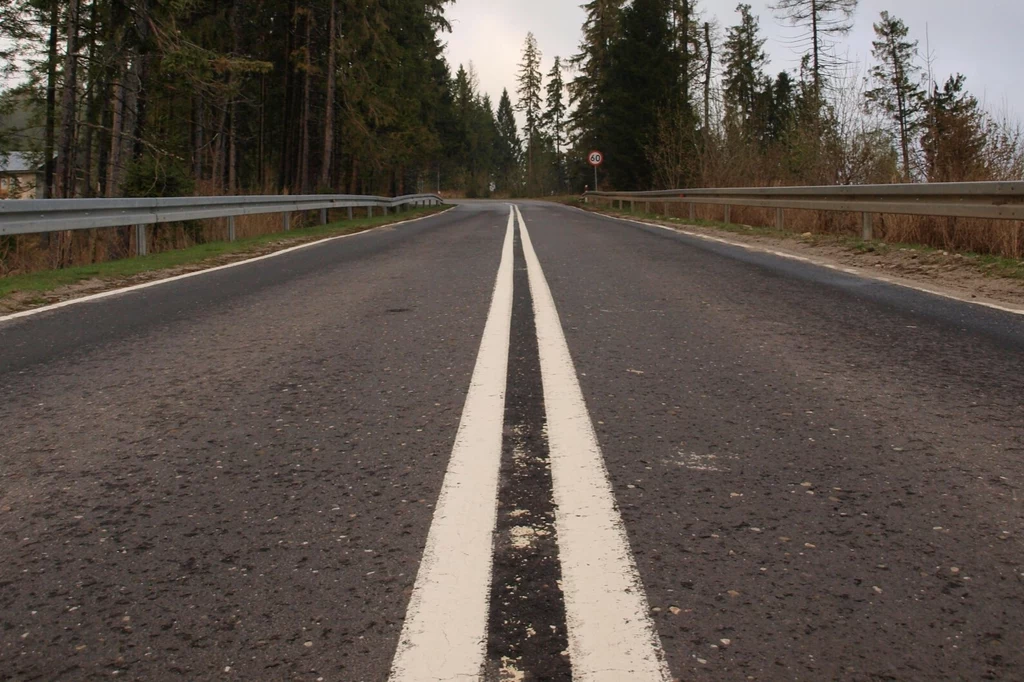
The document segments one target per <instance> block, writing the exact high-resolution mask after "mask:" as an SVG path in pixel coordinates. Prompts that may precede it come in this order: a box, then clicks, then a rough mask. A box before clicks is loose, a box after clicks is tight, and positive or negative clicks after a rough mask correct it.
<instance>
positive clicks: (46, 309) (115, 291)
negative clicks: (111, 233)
mask: <svg viewBox="0 0 1024 682" xmlns="http://www.w3.org/2000/svg"><path fill="white" fill-rule="evenodd" d="M451 210H454V209H453V208H448V209H445V210H444V211H441V212H440V213H432V214H431V215H427V216H422V217H420V218H410V219H409V220H399V221H398V222H394V223H386V224H384V225H379V226H377V227H372V228H370V229H369V230H363V231H361V232H354V233H352V234H341V235H338V236H337V237H327V238H326V239H318V240H316V241H312V242H306V243H305V244H299V245H298V246H290V247H288V248H287V249H281V250H280V251H274V252H273V253H267V254H264V255H262V256H256V257H255V258H247V259H245V260H240V261H235V262H233V263H228V264H226V265H218V266H216V267H213V268H206V269H205V270H196V271H195V272H186V273H185V274H183V275H175V276H173V277H165V278H163V279H155V280H153V281H151V282H143V283H142V284H134V285H132V286H130V287H122V288H120V289H111V290H110V291H101V292H99V293H97V294H90V295H88V296H80V297H78V298H69V299H68V300H66V301H61V302H59V303H51V304H50V305H44V306H40V307H38V308H32V309H31V310H23V311H21V312H18V313H11V314H9V315H0V322H7V321H8V320H14V319H17V318H19V317H28V316H30V315H38V314H40V313H46V312H49V311H51V310H56V309H57V308H64V307H67V306H69V305H77V304H79V303H87V302H89V301H96V300H98V299H101V298H108V297H110V296H118V295H120V294H126V293H128V292H130V291H137V290H139V289H148V288H149V287H155V286H157V285H160V284H167V283H168V282H176V281H177V280H179V279H187V278H189V277H198V276H199V275H205V274H207V273H210V272H216V271H218V270H226V269H228V268H237V267H238V266H239V265H248V264H249V263H255V262H257V261H261V260H266V259H267V258H276V257H277V256H283V255H284V254H286V253H291V252H292V251H298V250H299V249H308V248H309V247H311V246H319V245H320V244H326V243H327V242H333V241H336V240H338V239H347V238H348V237H357V236H359V235H361V234H367V233H370V232H373V231H374V230H379V229H381V228H385V227H396V226H398V225H405V224H407V223H415V222H418V221H420V220H427V219H428V218H436V217H437V216H439V215H443V214H445V213H447V212H448V211H451Z"/></svg>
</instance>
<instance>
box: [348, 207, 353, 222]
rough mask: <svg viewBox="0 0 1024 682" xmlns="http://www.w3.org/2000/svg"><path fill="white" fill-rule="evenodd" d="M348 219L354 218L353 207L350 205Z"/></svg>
mask: <svg viewBox="0 0 1024 682" xmlns="http://www.w3.org/2000/svg"><path fill="white" fill-rule="evenodd" d="M348 219H349V220H352V207H351V206H349V207H348Z"/></svg>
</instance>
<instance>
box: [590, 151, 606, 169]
mask: <svg viewBox="0 0 1024 682" xmlns="http://www.w3.org/2000/svg"><path fill="white" fill-rule="evenodd" d="M587 161H589V162H590V165H591V166H600V165H601V164H602V163H604V154H602V153H601V152H599V151H592V152H590V154H589V155H588V156H587Z"/></svg>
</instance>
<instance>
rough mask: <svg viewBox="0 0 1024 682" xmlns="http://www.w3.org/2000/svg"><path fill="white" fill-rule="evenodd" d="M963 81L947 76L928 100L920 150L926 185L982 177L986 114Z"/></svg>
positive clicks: (960, 78)
mask: <svg viewBox="0 0 1024 682" xmlns="http://www.w3.org/2000/svg"><path fill="white" fill-rule="evenodd" d="M964 82H965V78H964V76H963V75H961V74H957V75H955V76H950V77H949V79H948V80H947V81H946V83H945V85H944V86H943V88H942V89H941V90H939V89H938V88H934V90H933V93H932V96H931V98H930V99H929V101H928V106H927V112H928V113H927V116H926V117H925V121H924V124H923V128H924V134H923V135H922V136H921V148H922V150H923V151H924V159H925V171H926V176H927V178H928V181H929V182H965V181H971V180H979V179H982V177H983V175H984V172H985V159H984V153H985V147H986V142H987V140H986V131H985V115H984V113H983V112H982V111H981V107H980V105H979V104H978V100H977V98H976V97H974V96H973V95H971V94H970V93H969V92H967V91H966V89H965V87H964Z"/></svg>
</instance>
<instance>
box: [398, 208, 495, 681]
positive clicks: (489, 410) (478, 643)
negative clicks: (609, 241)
mask: <svg viewBox="0 0 1024 682" xmlns="http://www.w3.org/2000/svg"><path fill="white" fill-rule="evenodd" d="M513 217H514V216H513V212H512V208H511V207H510V208H509V216H508V226H507V227H506V230H505V242H504V246H503V248H502V253H501V263H500V265H499V266H498V275H497V279H496V281H495V285H494V294H493V296H492V298H491V306H490V310H489V312H488V314H487V322H486V323H485V324H484V332H483V337H482V339H481V341H480V351H479V353H478V355H477V360H476V365H475V367H474V369H473V378H472V380H471V381H470V385H469V391H468V392H467V394H466V403H465V407H464V408H463V411H462V419H461V421H460V422H459V429H458V432H457V434H456V436H455V444H454V446H453V447H452V454H451V459H450V460H449V462H448V468H447V471H446V472H445V477H444V483H443V485H442V487H441V493H440V495H439V496H438V499H437V506H436V507H435V509H434V516H433V520H432V521H431V523H430V531H429V532H428V534H427V542H426V547H425V548H424V551H423V559H422V561H421V562H420V567H419V570H418V571H417V573H416V581H415V583H414V585H413V591H412V596H411V597H410V599H409V606H408V609H407V611H406V618H405V622H404V624H403V625H402V634H401V636H400V637H399V640H398V647H397V649H396V651H395V657H394V659H393V661H392V664H391V675H390V677H389V679H390V680H391V682H428V681H429V682H439V681H444V682H449V681H451V682H454V681H455V680H473V679H480V676H481V673H482V672H483V667H484V660H485V657H486V647H487V617H488V604H489V603H490V598H489V597H490V587H491V565H492V560H493V547H494V527H495V522H496V520H497V514H498V480H499V472H500V467H501V444H502V429H503V427H504V422H505V388H506V381H507V375H508V355H509V335H510V332H511V329H512V287H513V284H512V272H513V270H512V268H513V260H512V259H513V252H512V244H513V241H512V238H513V233H514V230H515V224H514V222H513Z"/></svg>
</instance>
